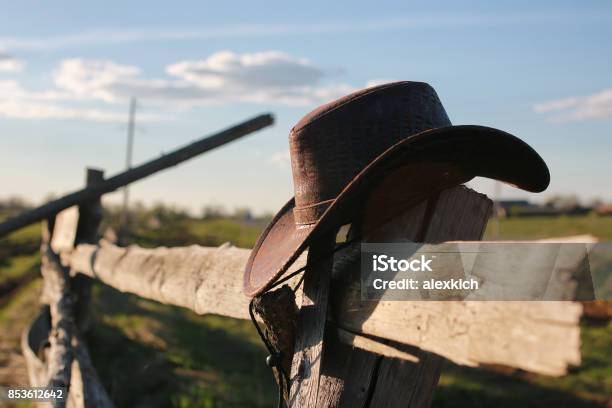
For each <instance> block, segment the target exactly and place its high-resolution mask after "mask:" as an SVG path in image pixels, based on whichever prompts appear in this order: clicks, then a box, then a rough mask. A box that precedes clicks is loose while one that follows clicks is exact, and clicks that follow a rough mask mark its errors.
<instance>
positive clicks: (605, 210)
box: [595, 204, 612, 216]
mask: <svg viewBox="0 0 612 408" xmlns="http://www.w3.org/2000/svg"><path fill="white" fill-rule="evenodd" d="M595 212H596V213H597V215H601V216H612V204H608V205H600V206H599V207H597V209H596V210H595Z"/></svg>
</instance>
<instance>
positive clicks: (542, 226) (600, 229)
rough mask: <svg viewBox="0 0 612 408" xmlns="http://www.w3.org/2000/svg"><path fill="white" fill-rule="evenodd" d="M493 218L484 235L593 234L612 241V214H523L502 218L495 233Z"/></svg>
mask: <svg viewBox="0 0 612 408" xmlns="http://www.w3.org/2000/svg"><path fill="white" fill-rule="evenodd" d="M494 231H495V225H494V222H493V221H491V222H489V225H488V227H487V230H486V232H485V236H484V239H494V238H496V239H540V238H550V237H563V236H569V235H583V234H591V235H594V236H596V237H597V238H599V240H600V241H602V242H612V217H598V216H596V215H586V216H575V217H570V216H563V217H554V218H553V217H523V218H502V219H500V220H499V235H498V236H497V237H495V236H494Z"/></svg>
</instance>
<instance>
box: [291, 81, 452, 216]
mask: <svg viewBox="0 0 612 408" xmlns="http://www.w3.org/2000/svg"><path fill="white" fill-rule="evenodd" d="M450 125H451V122H450V120H449V118H448V116H447V114H446V111H445V110H444V107H443V106H442V103H441V102H440V99H439V98H438V95H437V94H436V91H435V90H434V89H433V88H432V87H431V86H430V85H428V84H426V83H422V82H406V81H405V82H395V83H391V84H385V85H380V86H377V87H373V88H367V89H364V90H361V91H358V92H355V93H353V94H350V95H347V96H345V97H343V98H340V99H338V100H336V101H333V102H330V103H328V104H326V105H323V106H321V107H319V108H317V109H315V110H314V111H312V112H310V113H309V114H308V115H306V116H305V117H304V118H302V120H300V122H298V124H297V125H295V126H294V127H293V129H292V130H291V133H290V135H289V146H290V154H291V168H292V172H293V185H294V192H295V209H294V215H295V220H296V223H298V224H310V223H313V222H316V221H317V220H318V218H319V217H320V216H321V215H322V214H323V212H324V211H325V209H326V208H327V206H328V205H329V204H330V203H331V201H332V200H333V199H335V198H336V197H337V196H338V194H339V193H340V192H341V191H342V190H343V189H344V187H346V186H347V184H349V182H350V181H351V180H352V179H353V178H354V177H355V176H356V175H357V174H358V173H359V172H360V171H361V170H362V169H363V168H364V167H366V166H367V165H368V164H369V163H371V162H372V161H373V160H374V159H375V158H376V157H378V156H379V155H380V154H382V153H383V152H384V151H385V150H387V149H388V148H389V147H391V146H393V145H394V144H395V143H397V142H399V141H400V140H403V139H406V138H407V137H409V136H411V135H414V134H416V133H419V132H422V131H425V130H430V129H435V128H440V127H445V126H450Z"/></svg>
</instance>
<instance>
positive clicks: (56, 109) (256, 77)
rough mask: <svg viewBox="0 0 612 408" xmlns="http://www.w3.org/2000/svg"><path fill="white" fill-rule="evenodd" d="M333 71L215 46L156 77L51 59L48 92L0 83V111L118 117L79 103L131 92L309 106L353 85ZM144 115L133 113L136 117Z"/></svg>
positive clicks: (114, 99) (180, 100)
mask: <svg viewBox="0 0 612 408" xmlns="http://www.w3.org/2000/svg"><path fill="white" fill-rule="evenodd" d="M337 72H338V70H335V71H334V70H327V69H323V68H321V67H318V66H316V65H315V64H314V63H312V62H310V61H308V60H307V59H304V58H298V57H295V56H292V55H290V54H286V53H282V52H279V51H265V52H255V53H244V54H238V53H233V52H229V51H223V52H218V53H215V54H212V55H210V56H208V57H207V58H204V59H201V60H190V61H178V62H175V63H172V64H170V65H168V66H167V67H166V73H167V74H168V75H167V76H164V77H161V78H150V77H146V76H145V75H144V73H143V72H142V70H141V69H140V68H139V67H137V66H133V65H126V64H119V63H116V62H113V61H98V60H87V59H79V58H72V59H66V60H63V61H61V62H60V63H59V65H58V67H57V69H56V70H55V71H54V72H53V75H52V79H53V84H54V86H53V87H52V88H49V89H45V90H42V91H40V90H28V89H25V88H24V87H22V86H21V84H20V83H18V82H16V81H13V80H0V115H2V116H6V117H13V118H30V119H31V118H36V117H39V118H82V119H87V120H97V121H115V120H116V121H123V120H125V117H124V116H125V115H124V114H123V113H122V112H118V113H117V112H114V111H107V110H105V109H95V110H92V109H84V108H83V107H82V106H83V105H86V104H92V103H93V104H96V103H97V104H100V103H102V104H107V105H113V104H122V105H125V104H126V102H127V100H128V99H129V98H131V97H136V98H138V99H140V100H142V101H144V102H146V103H147V104H149V106H152V105H155V103H156V102H157V107H158V109H159V107H160V106H164V111H167V110H168V109H167V106H168V102H172V104H171V106H172V107H174V108H176V110H177V111H178V110H179V109H184V108H189V107H193V106H197V105H206V104H229V103H254V104H267V105H276V106H278V105H291V106H316V105H319V104H322V103H326V102H329V101H331V100H334V99H336V98H338V97H340V96H343V95H346V94H348V93H350V92H353V91H354V90H355V89H356V88H355V87H353V86H351V85H348V84H343V83H339V82H337V81H335V80H334V79H335V78H334V77H335V75H336V73H337ZM370 82H372V81H370ZM377 82H380V81H377ZM369 84H370V83H369ZM162 103H163V105H162ZM77 104H78V105H77ZM122 110H123V109H122ZM144 118H145V116H143V115H139V120H143V119H144ZM149 119H150V120H158V119H159V117H158V116H154V115H152V116H150V118H149Z"/></svg>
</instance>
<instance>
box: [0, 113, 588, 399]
mask: <svg viewBox="0 0 612 408" xmlns="http://www.w3.org/2000/svg"><path fill="white" fill-rule="evenodd" d="M268 122H269V121H266V123H268ZM262 123H263V122H262ZM262 123H260V124H259V125H258V126H259V127H263V125H262ZM256 127H257V126H256ZM252 130H253V129H252V128H249V131H252ZM191 157H192V156H191ZM174 164H176V163H174ZM142 174H144V173H141V175H142ZM149 174H151V173H149ZM115 178H116V177H115ZM109 180H112V179H109ZM109 180H105V179H104V178H103V174H102V173H101V172H100V171H97V170H88V173H87V186H86V188H85V189H84V190H83V191H88V193H86V194H83V199H81V198H78V199H71V200H67V201H66V202H64V203H63V204H62V205H56V206H55V207H52V208H51V209H48V210H45V211H46V212H45V211H41V212H39V213H38V215H36V216H29V218H26V219H24V220H22V221H21V224H19V223H16V224H11V225H9V227H4V228H5V229H4V230H3V231H7V230H10V229H11V228H12V229H15V228H18V227H15V225H25V224H24V223H31V222H33V220H34V221H35V220H38V219H41V218H42V219H46V220H47V221H46V222H45V223H44V228H43V241H42V245H41V253H42V267H41V272H42V276H43V279H44V285H43V292H42V296H41V302H42V303H43V305H44V308H43V309H42V311H41V313H40V315H39V316H38V317H37V318H36V319H35V321H34V322H33V323H32V324H31V325H30V326H29V328H28V329H27V330H26V331H25V332H24V334H23V338H22V349H23V353H24V356H25V358H26V361H27V366H28V374H29V378H30V382H31V384H32V385H33V386H61V387H66V388H67V389H68V400H67V406H70V407H112V406H113V403H112V399H111V398H110V397H109V395H108V394H107V392H106V391H105V390H104V387H103V386H102V383H101V381H100V379H99V378H98V376H97V374H96V371H95V369H94V367H93V366H92V363H91V359H90V356H89V351H88V349H87V347H86V345H85V344H84V342H83V338H82V333H83V332H84V331H85V330H87V327H88V326H89V325H90V324H91V321H90V319H89V312H88V311H89V304H90V297H91V285H92V283H93V282H94V281H99V282H102V283H104V284H106V285H109V286H111V287H113V288H115V289H118V290H120V291H122V292H127V293H133V294H135V295H138V296H140V297H143V298H147V299H151V300H154V301H157V302H161V303H164V304H170V305H176V306H181V307H185V308H188V309H190V310H193V311H194V312H195V313H198V314H216V315H221V316H227V317H231V318H236V319H249V299H247V298H246V297H245V296H244V295H243V293H242V272H243V270H244V266H245V264H246V261H247V259H248V256H249V252H250V251H249V250H248V249H241V248H236V247H234V246H232V245H231V244H224V245H222V246H220V247H201V246H195V245H194V246H188V247H177V248H165V247H160V248H155V249H144V248H140V247H137V246H128V247H119V246H116V245H114V244H112V243H109V242H105V241H104V240H100V239H99V238H100V237H99V235H98V229H99V224H100V220H101V214H102V211H101V203H100V196H101V195H102V194H103V193H104V192H105V191H106V189H105V188H101V187H100V186H105V185H108V184H105V183H108V181H109ZM124 181H125V179H124ZM132 181H133V180H132ZM128 182H129V181H128ZM113 186H115V185H113ZM115 188H116V186H115ZM79 197H80V196H79ZM66 203H68V204H69V205H67V204H66ZM75 205H76V206H75ZM491 209H492V202H491V201H490V200H489V199H488V198H487V197H486V196H484V195H482V194H479V193H476V192H474V191H472V190H470V189H467V188H465V187H463V186H460V187H455V188H451V189H447V190H445V191H443V192H441V193H440V194H439V195H438V196H437V197H435V198H431V199H429V200H426V201H424V202H423V203H422V204H420V205H418V206H416V207H412V208H408V209H405V210H404V211H403V212H402V213H401V214H400V215H399V216H397V217H394V218H393V219H391V220H385V221H384V222H383V221H382V220H371V219H369V220H367V221H366V220H356V221H355V222H354V223H353V225H352V226H351V228H352V229H357V228H361V227H363V226H364V225H361V224H365V223H366V222H367V223H374V224H373V225H379V227H377V229H376V230H374V232H373V233H371V234H369V235H368V237H367V238H366V239H367V240H369V241H370V242H383V241H384V242H393V241H396V240H412V241H415V242H443V241H451V240H453V241H454V240H467V241H475V240H480V239H481V238H482V235H483V232H484V229H485V227H486V224H487V221H488V219H489V216H490V212H491ZM41 214H42V215H41ZM379 221H380V222H379ZM368 230H369V229H368ZM0 235H1V234H0ZM311 251H314V249H313V248H311ZM359 252H360V251H359V244H355V245H352V246H351V245H349V246H347V247H345V248H344V249H343V250H341V251H338V252H337V253H336V254H335V255H334V256H333V259H330V260H329V262H330V264H331V276H330V279H329V285H328V286H327V287H326V288H323V290H324V291H326V294H325V296H326V297H327V298H328V302H326V303H328V304H329V307H328V310H327V311H326V312H325V314H324V316H327V317H326V321H327V323H326V330H325V333H324V334H323V333H321V332H320V330H319V329H318V328H317V327H318V326H320V325H316V324H313V322H312V321H310V320H309V316H312V315H313V314H312V310H313V308H316V307H319V306H320V299H321V295H322V293H321V290H322V286H321V285H318V284H317V283H318V282H317V281H316V279H317V276H318V275H317V274H316V273H311V274H310V276H311V277H314V278H308V276H309V275H307V278H306V281H305V283H304V285H303V290H298V291H297V292H296V293H294V292H293V291H291V290H289V288H288V286H283V287H281V288H280V289H277V290H275V291H272V292H269V293H267V294H265V295H263V296H262V297H260V298H257V299H256V302H255V310H256V314H257V318H258V320H259V321H260V322H261V324H262V325H263V327H264V331H265V333H266V336H267V337H268V338H269V339H270V341H271V343H272V344H273V345H274V347H275V348H276V349H277V350H280V351H281V352H282V356H283V358H282V365H283V367H284V368H285V372H287V373H290V387H289V390H285V391H284V395H283V398H284V399H285V400H286V402H287V404H288V405H289V406H291V407H300V408H301V407H338V406H341V407H408V406H410V407H413V406H416V407H420V406H428V405H429V404H430V402H431V399H432V396H433V392H434V390H435V387H436V385H437V382H438V377H439V375H440V371H441V367H442V363H443V360H444V359H448V360H451V361H453V362H455V363H458V364H463V365H468V366H479V365H489V364H496V365H504V366H509V367H514V368H517V369H522V370H526V371H530V372H534V373H539V374H546V375H552V376H559V375H563V374H564V373H566V372H567V369H568V366H570V365H578V364H580V326H579V321H580V316H581V313H582V306H581V305H580V304H579V303H577V302H571V301H566V302H555V301H547V302H495V301H481V302H479V301H414V302H413V301H411V302H397V301H379V302H372V301H363V300H362V299H361V292H360V273H359ZM308 259H309V258H308V254H304V255H303V256H301V257H300V258H299V259H298V261H297V262H296V264H295V265H294V266H293V267H292V269H293V270H297V269H298V268H301V267H303V266H305V267H306V271H307V273H308V271H309V270H311V269H312V268H315V267H316V268H319V267H320V266H319V264H320V263H319V264H313V265H310V264H309V263H308ZM313 272H314V271H313ZM294 279H299V278H298V277H296V278H294ZM313 279H314V280H313ZM291 283H292V282H291V281H290V282H288V284H290V285H291ZM275 375H276V378H277V381H282V379H281V378H280V376H279V374H278V372H275ZM63 404H64V403H57V404H56V405H59V406H63Z"/></svg>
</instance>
